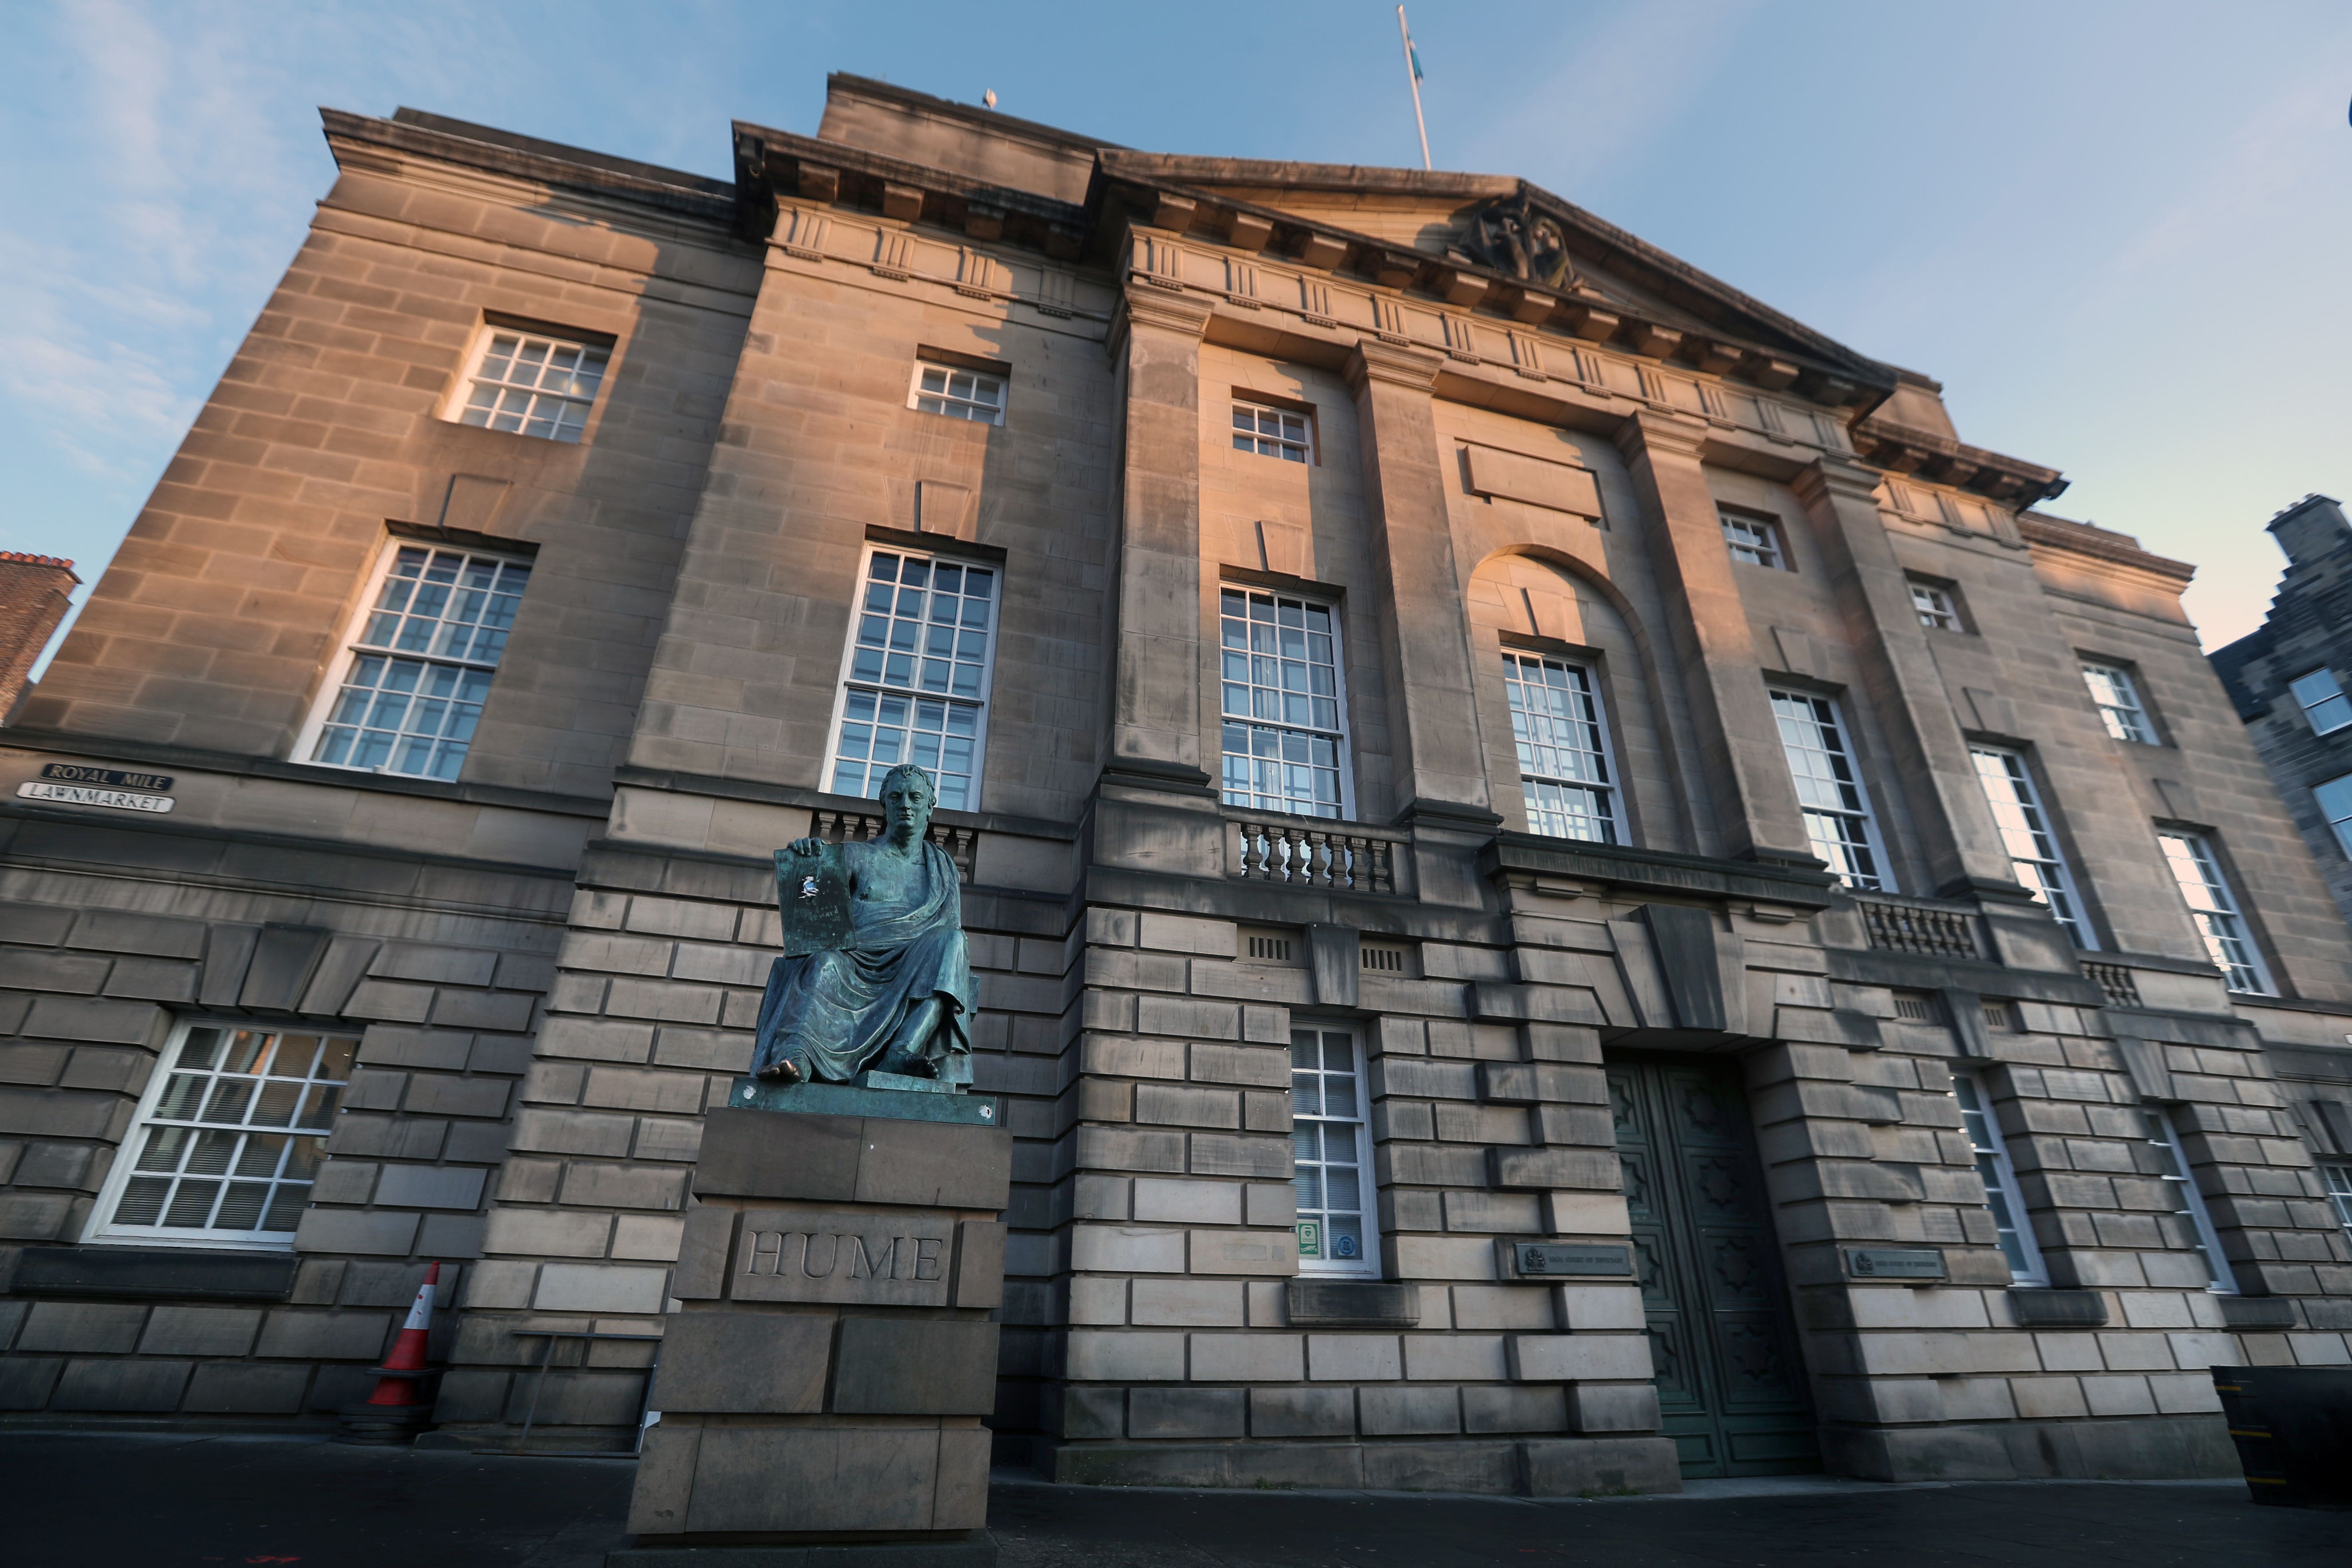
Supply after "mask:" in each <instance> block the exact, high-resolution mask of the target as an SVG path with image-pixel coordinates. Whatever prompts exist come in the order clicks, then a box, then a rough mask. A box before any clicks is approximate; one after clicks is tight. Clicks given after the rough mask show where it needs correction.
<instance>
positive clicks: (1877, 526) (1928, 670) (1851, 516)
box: [1793, 460, 2022, 898]
mask: <svg viewBox="0 0 2352 1568" xmlns="http://www.w3.org/2000/svg"><path fill="white" fill-rule="evenodd" d="M1793 488H1794V489H1795V492H1796V496H1797V499H1798V500H1800V501H1801V502H1803V503H1804V507H1805V510H1806V512H1807V514H1808V515H1809V516H1811V519H1812V523H1813V532H1814V536H1815V537H1816V538H1817V539H1818V540H1819V541H1820V542H1821V546H1822V555H1823V557H1824V558H1825V559H1826V560H1827V561H1828V562H1829V563H1830V571H1831V573H1832V577H1833V580H1834V581H1833V584H1832V585H1833V586H1834V588H1835V590H1836V593H1837V600H1838V607H1839V609H1840V610H1841V611H1843V614H1844V617H1845V622H1846V625H1847V626H1850V627H1852V628H1853V638H1854V651H1855V653H1856V655H1857V656H1858V659H1857V662H1858V664H1859V665H1860V668H1861V669H1862V672H1863V679H1864V682H1865V683H1866V684H1867V686H1868V688H1869V695H1870V702H1871V707H1872V709H1873V710H1874V712H1875V713H1876V714H1877V715H1878V719H1879V723H1880V725H1881V727H1882V728H1883V730H1884V731H1885V736H1886V743H1887V746H1888V748H1889V749H1890V750H1891V751H1892V752H1893V753H1894V755H1893V757H1892V759H1891V760H1892V762H1893V763H1894V765H1895V772H1896V773H1898V774H1900V775H1901V776H1902V777H1903V779H1904V780H1905V781H1906V783H1907V784H1909V785H1910V790H1909V794H1910V795H1911V797H1912V798H1911V805H1912V814H1911V815H1912V822H1913V826H1914V831H1915V832H1916V835H1917V838H1918V843H1919V848H1920V852H1921V853H1922V854H1923V855H1925V856H1926V858H1927V870H1928V875H1929V877H1930V878H1931V879H1932V886H1931V887H1930V888H1915V889H1908V890H1910V891H1913V892H1928V891H1937V892H1941V893H1943V894H1945V895H1946V896H1953V895H1957V894H1963V893H1974V892H1979V891H1982V892H1988V893H1991V894H1993V895H1994V896H1996V897H1998V896H2000V894H2002V893H2003V892H2004V891H2006V892H2007V893H2008V894H2009V896H2010V897H2011V898H2018V897H2021V894H2022V889H2019V888H2018V886H2017V878H2016V874H2015V872H2014V871H2012V870H2011V867H2010V860H2009V853H2008V851H2007V850H2006V849H2004V848H2003V847H2001V842H2000V829H1999V827H1998V826H1996V825H1995V823H1994V822H1993V816H1992V808H1991V807H1990V805H1987V804H1986V802H1985V795H1984V787H1983V786H1982V785H1981V784H1979V783H1978V782H1977V773H1976V764H1975V763H1973V762H1971V761H1970V760H1969V743H1968V741H1967V739H1966V738H1965V737H1964V736H1963V735H1962V734H1961V733H1960V723H1959V718H1958V715H1957V714H1956V713H1955V712H1954V711H1953V710H1952V707H1951V704H1950V702H1949V700H1948V699H1947V698H1946V695H1945V691H1944V685H1943V679H1942V678H1941V677H1940V676H1939V675H1938V674H1937V669H1936V655H1935V651H1934V650H1933V649H1932V648H1931V647H1928V644H1927V629H1926V628H1925V627H1923V626H1920V624H1919V615H1918V612H1917V611H1916V609H1914V608H1913V607H1912V605H1911V589H1910V584H1909V583H1908V582H1907V581H1906V579H1905V577H1904V574H1903V567H1902V564H1901V563H1899V562H1897V561H1896V560H1895V547H1894V544H1893V543H1892V542H1891V541H1889V539H1888V538H1887V533H1886V524H1885V521H1884V520H1882V519H1881V518H1880V517H1879V515H1878V493H1877V492H1878V481H1877V479H1876V477H1875V476H1874V475H1873V474H1872V473H1870V471H1869V470H1867V469H1865V468H1858V467H1856V466H1854V465H1853V464H1849V463H1842V462H1833V461H1828V460H1823V461H1820V462H1816V463H1814V464H1813V465H1812V466H1811V468H1807V469H1805V471H1804V472H1803V473H1801V474H1800V475H1798V476H1797V479H1796V481H1795V484H1794V487H1793ZM1930 803H1932V808H1930Z"/></svg>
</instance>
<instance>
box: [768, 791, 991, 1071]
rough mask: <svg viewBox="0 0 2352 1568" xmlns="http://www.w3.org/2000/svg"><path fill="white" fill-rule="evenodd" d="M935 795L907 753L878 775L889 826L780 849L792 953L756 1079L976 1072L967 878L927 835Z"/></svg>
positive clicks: (771, 997) (776, 970)
mask: <svg viewBox="0 0 2352 1568" xmlns="http://www.w3.org/2000/svg"><path fill="white" fill-rule="evenodd" d="M938 799H939V788H938V786H937V785H936V784H933V783H932V782H931V777H930V775H929V773H925V772H924V771H923V770H922V769H920V768H919V767H916V766H915V765H914V764H912V763H903V764H901V765H899V766H898V767H895V768H892V769H891V770H890V771H889V773H887V774H885V775H884V777H883V780H882V815H883V818H884V821H885V823H886V826H885V828H884V831H883V835H882V837H880V838H877V839H873V840H870V841H868V842H866V843H862V844H834V843H829V842H827V841H826V840H824V839H822V838H801V839H795V840H794V841H793V843H792V844H790V845H788V846H786V847H784V848H782V849H779V850H777V851H776V898H777V902H778V904H779V906H780V907H781V909H782V911H783V921H784V956H782V958H779V959H778V960H776V962H775V963H774V964H773V965H772V967H771V968H770V970H769V972H768V989H767V992H766V994H764V995H762V996H761V998H760V1026H759V1041H758V1045H757V1046H756V1047H755V1048H754V1049H753V1051H752V1055H751V1071H752V1075H753V1076H754V1077H756V1078H759V1079H763V1080H765V1081H767V1082H770V1083H786V1084H791V1083H800V1082H803V1081H806V1080H812V1079H832V1080H834V1081H836V1082H848V1081H850V1080H851V1079H855V1078H856V1076H857V1075H858V1074H859V1073H861V1072H866V1071H878V1072H883V1073H891V1074H897V1075H898V1076H900V1077H905V1078H929V1079H940V1080H942V1081H944V1082H946V1083H949V1084H955V1085H961V1084H967V1083H970V1082H971V1038H970V1037H969V1035H968V1033H967V1029H966V1023H965V1021H966V1020H967V1019H968V1018H969V1017H970V1016H971V1012H972V1008H973V1005H974V987H973V984H972V979H971V958H970V956H969V954H968V952H967V951H966V948H965V946H964V935H963V890H962V884H961V879H960V878H959V877H958V876H957V874H956V868H955V862H954V861H952V860H950V859H949V858H948V853H947V851H946V850H944V849H942V848H940V847H939V846H938V845H936V844H933V843H932V842H930V840H929V832H930V826H931V807H932V805H933V804H934V803H935V802H936V801H937V800H938Z"/></svg>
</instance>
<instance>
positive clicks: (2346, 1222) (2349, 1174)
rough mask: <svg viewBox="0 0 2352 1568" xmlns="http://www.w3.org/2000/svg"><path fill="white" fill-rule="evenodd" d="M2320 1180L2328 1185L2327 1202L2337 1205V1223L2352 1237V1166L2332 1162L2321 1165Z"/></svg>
mask: <svg viewBox="0 0 2352 1568" xmlns="http://www.w3.org/2000/svg"><path fill="white" fill-rule="evenodd" d="M2319 1179H2320V1180H2321V1181H2322V1182H2324V1183H2326V1186H2327V1201H2328V1202H2329V1203H2332V1204H2334V1205H2336V1224H2338V1225H2340V1226H2343V1227H2344V1234H2345V1235H2346V1236H2347V1237H2352V1165H2347V1164H2342V1163H2337V1162H2335V1161H2332V1160H2323V1161H2321V1162H2320V1163H2319Z"/></svg>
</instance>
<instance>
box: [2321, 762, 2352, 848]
mask: <svg viewBox="0 0 2352 1568" xmlns="http://www.w3.org/2000/svg"><path fill="white" fill-rule="evenodd" d="M2311 797H2312V798H2313V799H2314V800H2315V801H2317V802H2318V803H2319V814H2320V815H2321V816H2325V817H2326V818H2327V826H2329V827H2330V828H2332V829H2333V830H2334V831H2335V834H2336V843H2337V844H2339V845H2341V846H2343V848H2344V853H2345V854H2346V855H2347V857H2352V773H2346V774H2345V775H2344V776H2343V777H2342V778H2336V779H2329V780H2328V781H2327V782H2326V784H2315V785H2313V786H2312V791H2311Z"/></svg>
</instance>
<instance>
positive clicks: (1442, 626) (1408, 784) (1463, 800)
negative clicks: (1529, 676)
mask: <svg viewBox="0 0 2352 1568" xmlns="http://www.w3.org/2000/svg"><path fill="white" fill-rule="evenodd" d="M1439 363H1441V362H1440V361H1439V360H1438V358H1437V357H1436V356H1435V355H1433V354H1428V353H1418V352H1415V351H1413V350H1411V349H1402V348H1397V347H1395V346H1393V345H1391V344H1388V343H1383V342H1377V341H1374V340H1370V339H1367V340H1363V341H1360V342H1358V343H1357V345H1356V350H1355V353H1353V354H1351V355H1350V356H1349V361H1348V384H1349V386H1350V387H1351V388H1353V389H1354V392H1355V395H1356V419H1357V430H1358V443H1359V449H1360V452H1361V453H1362V458H1363V468H1364V500H1365V510H1366V511H1367V512H1368V513H1369V515H1370V522H1371V534H1372V539H1371V545H1372V561H1373V565H1374V568H1375V570H1376V571H1377V573H1378V574H1379V578H1378V580H1379V583H1380V591H1381V597H1382V598H1383V599H1384V600H1385V601H1386V603H1385V604H1384V605H1382V606H1381V609H1382V611H1383V612H1384V613H1383V614H1381V616H1380V617H1379V619H1380V623H1381V664H1382V667H1383V668H1384V671H1385V673H1386V675H1387V678H1388V681H1387V684H1388V691H1389V710H1390V711H1389V732H1390V734H1391V736H1392V737H1394V742H1393V743H1394V748H1395V759H1396V774H1395V776H1396V781H1397V782H1396V801H1395V806H1396V811H1397V815H1398V816H1399V817H1400V818H1402V817H1405V816H1422V815H1425V814H1429V813H1430V809H1431V808H1435V811H1434V815H1437V816H1444V817H1454V818H1459V817H1463V816H1465V815H1466V816H1467V817H1468V818H1469V820H1470V821H1471V822H1472V823H1474V824H1476V825H1478V826H1481V827H1484V826H1488V825H1489V824H1488V822H1487V819H1489V818H1491V817H1492V811H1491V807H1490V805H1489V801H1488V798H1487V795H1488V792H1487V787H1486V773H1485V771H1484V768H1483V767H1482V766H1481V763H1482V760H1483V759H1484V757H1485V756H1486V750H1485V747H1484V745H1483V744H1482V743H1481V742H1480V741H1479V738H1478V704H1477V700H1476V698H1475V693H1474V691H1473V688H1472V681H1471V677H1470V668H1471V666H1470V629H1469V618H1468V613H1467V610H1466V608H1465V605H1464V602H1463V594H1462V579H1461V575H1460V574H1459V572H1458V571H1457V570H1456V563H1455V562H1454V540H1453V534H1452V531H1451V529H1450V527H1449V524H1448V522H1447V519H1446V509H1445V479H1444V465H1443V461H1442V455H1441V453H1440V452H1439V450H1438V438H1437V419H1436V414H1435V410H1434V408H1433V405H1432V401H1431V398H1430V387H1431V385H1432V384H1433V382H1435V380H1436V378H1437V367H1438V365H1439ZM1449 808H1450V809H1449Z"/></svg>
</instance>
